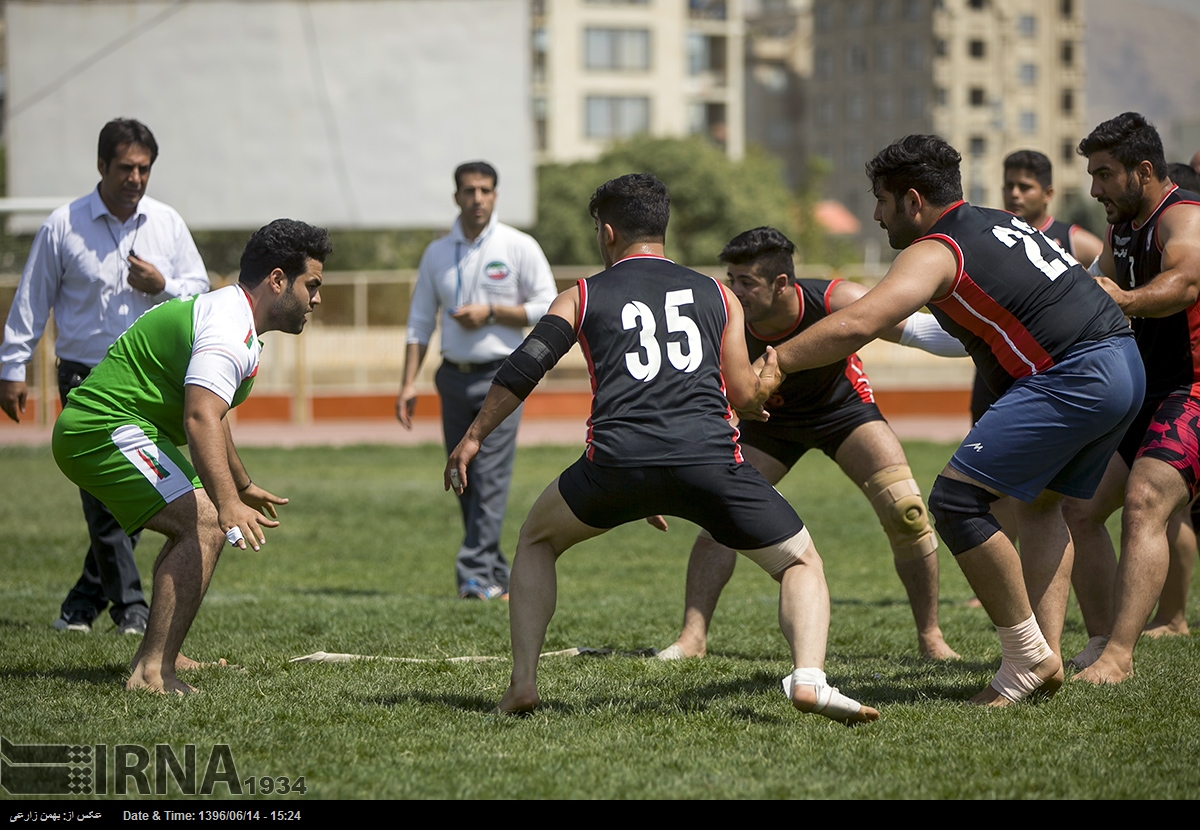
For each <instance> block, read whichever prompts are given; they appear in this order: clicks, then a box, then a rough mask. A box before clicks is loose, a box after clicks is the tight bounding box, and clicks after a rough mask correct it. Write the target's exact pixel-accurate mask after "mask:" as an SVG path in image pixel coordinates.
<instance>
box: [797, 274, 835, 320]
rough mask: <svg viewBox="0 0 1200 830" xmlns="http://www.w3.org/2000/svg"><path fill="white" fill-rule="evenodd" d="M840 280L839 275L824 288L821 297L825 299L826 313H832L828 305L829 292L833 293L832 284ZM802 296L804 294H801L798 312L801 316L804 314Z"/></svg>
mask: <svg viewBox="0 0 1200 830" xmlns="http://www.w3.org/2000/svg"><path fill="white" fill-rule="evenodd" d="M841 281H842V279H841V277H838V278H837V279H835V280H832V281H830V283H829V287H828V288H826V289H825V295H824V298H823V299H824V300H825V313H826V314H833V309H832V308H831V307H830V305H829V297H830V295H831V294H833V288H834V286H836V285H837V284H838V283H839V282H841ZM803 298H804V295H803V294H802V295H801V304H800V314H801V316H803V315H804V303H803Z"/></svg>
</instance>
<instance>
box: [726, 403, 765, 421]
mask: <svg viewBox="0 0 1200 830" xmlns="http://www.w3.org/2000/svg"><path fill="white" fill-rule="evenodd" d="M734 412H736V413H737V416H738V418H739V419H740V420H742V421H759V422H760V423H763V422H766V421H769V420H770V419H771V413H770V412H767V410H765V409H763V408H762V407H761V406H760V407H759V408H758V409H735V410H734Z"/></svg>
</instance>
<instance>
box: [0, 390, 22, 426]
mask: <svg viewBox="0 0 1200 830" xmlns="http://www.w3.org/2000/svg"><path fill="white" fill-rule="evenodd" d="M28 396H29V387H28V386H26V385H25V381H23V380H0V409H3V410H4V412H5V414H7V415H8V417H10V418H12V419H13V420H14V421H16V422H17V423H18V424H19V423H21V416H22V415H24V414H25V400H26V398H27V397H28Z"/></svg>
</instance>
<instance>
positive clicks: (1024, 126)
mask: <svg viewBox="0 0 1200 830" xmlns="http://www.w3.org/2000/svg"><path fill="white" fill-rule="evenodd" d="M1037 121H1038V119H1037V113H1036V112H1034V111H1032V110H1025V111H1024V112H1022V113H1021V114H1020V116H1018V117H1017V125H1018V127H1019V128H1020V130H1021V132H1022V133H1024V134H1025V135H1033V134H1035V133H1036V132H1037V128H1038V124H1037Z"/></svg>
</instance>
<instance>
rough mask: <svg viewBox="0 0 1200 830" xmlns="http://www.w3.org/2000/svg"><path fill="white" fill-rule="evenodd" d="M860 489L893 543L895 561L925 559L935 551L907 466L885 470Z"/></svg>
mask: <svg viewBox="0 0 1200 830" xmlns="http://www.w3.org/2000/svg"><path fill="white" fill-rule="evenodd" d="M862 489H863V492H864V493H866V495H867V498H868V499H869V500H870V502H871V507H873V508H875V515H877V516H878V517H879V523H880V524H881V525H883V530H884V532H885V533H887V535H888V540H889V541H890V542H891V543H892V555H893V556H895V557H896V559H898V560H900V561H910V560H914V559H924V558H925V557H926V556H928V555H929V554H931V553H933V552H934V551H935V550H937V536H935V535H934V533H933V528H932V527H930V526H929V512H928V511H927V510H926V509H925V502H923V501H922V500H921V491H920V489H918V487H917V482H915V481H913V477H912V470H910V469H909V468H908V466H907V465H903V464H900V465H897V466H894V467H884V468H883V469H882V470H880V471H879V472H877V473H875V475H873V476H871V477H870V478H869V479H867V482H866V484H864V485H863V486H862Z"/></svg>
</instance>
